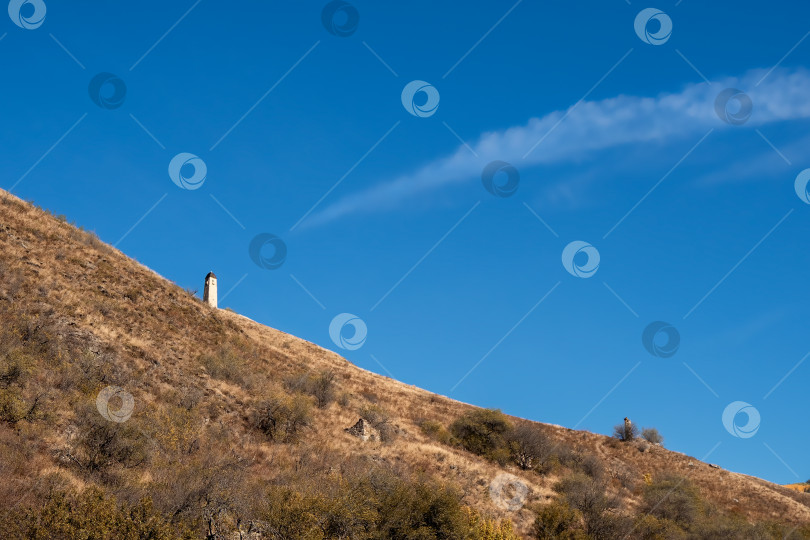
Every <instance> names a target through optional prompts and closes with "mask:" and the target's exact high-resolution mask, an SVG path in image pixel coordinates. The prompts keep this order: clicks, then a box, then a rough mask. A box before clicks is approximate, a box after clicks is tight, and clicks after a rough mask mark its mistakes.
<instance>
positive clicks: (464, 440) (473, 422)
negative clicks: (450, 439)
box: [450, 409, 512, 461]
mask: <svg viewBox="0 0 810 540" xmlns="http://www.w3.org/2000/svg"><path fill="white" fill-rule="evenodd" d="M511 429H512V425H511V424H510V422H509V420H508V419H507V417H506V415H504V414H503V413H502V412H501V411H499V410H497V409H475V410H473V411H470V412H468V413H466V414H465V415H463V416H462V417H460V418H457V419H456V420H455V421H454V422H453V424H452V425H451V426H450V433H452V434H453V436H454V437H456V439H458V441H459V444H460V445H461V447H462V448H464V449H465V450H467V451H469V452H472V453H473V454H477V455H479V456H484V457H487V458H490V459H495V460H498V461H500V459H502V458H503V455H504V453H505V454H506V456H508V455H509V449H508V447H507V444H506V435H507V433H508V432H509V431H510V430H511Z"/></svg>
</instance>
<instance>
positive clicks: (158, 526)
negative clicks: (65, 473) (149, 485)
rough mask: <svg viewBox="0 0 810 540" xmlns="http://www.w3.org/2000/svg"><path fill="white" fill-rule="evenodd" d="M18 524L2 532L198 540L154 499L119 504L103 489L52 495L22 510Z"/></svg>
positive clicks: (48, 536)
mask: <svg viewBox="0 0 810 540" xmlns="http://www.w3.org/2000/svg"><path fill="white" fill-rule="evenodd" d="M15 517H16V518H17V519H16V520H15V522H9V526H10V527H12V530H13V529H16V532H17V533H18V534H15V533H12V532H11V531H10V530H9V529H5V530H4V531H3V534H4V535H7V534H8V535H9V536H8V537H14V536H18V537H20V538H31V539H37V540H39V539H42V540H48V539H51V538H83V539H93V538H98V539H107V538H110V539H111V538H116V539H119V538H120V539H122V540H130V539H131V540H138V539H144V538H149V539H152V540H170V539H175V538H188V539H190V538H195V537H196V536H195V535H192V533H191V531H189V530H187V529H185V527H183V526H182V525H179V524H176V523H169V521H168V520H167V518H166V517H165V516H162V515H160V513H158V512H157V511H156V510H155V509H154V507H153V505H152V500H151V499H149V498H143V499H141V500H139V501H138V502H136V503H135V504H133V505H126V504H119V503H118V502H117V501H116V500H115V499H114V498H113V497H111V496H107V495H106V494H105V493H104V492H103V491H102V490H101V489H99V488H96V487H90V488H87V489H85V490H84V491H83V492H81V493H80V494H76V493H73V492H68V493H66V492H60V491H56V492H51V493H50V494H48V495H47V497H46V499H45V500H44V501H43V504H42V505H41V506H40V507H39V508H28V509H23V510H20V511H19V512H17V513H16V516H15Z"/></svg>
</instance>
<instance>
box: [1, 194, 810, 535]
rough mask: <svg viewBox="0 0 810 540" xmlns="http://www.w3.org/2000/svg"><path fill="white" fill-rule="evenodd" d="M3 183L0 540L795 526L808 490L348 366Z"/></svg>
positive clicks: (805, 512)
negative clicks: (113, 391) (210, 299)
mask: <svg viewBox="0 0 810 540" xmlns="http://www.w3.org/2000/svg"><path fill="white" fill-rule="evenodd" d="M0 199H1V202H0V477H1V478H2V479H3V482H2V486H0V527H2V529H3V530H4V531H7V532H9V537H14V536H19V537H25V536H36V535H39V537H42V538H49V537H64V538H72V537H85V538H105V537H109V538H148V537H152V538H174V537H188V538H204V537H206V536H208V537H210V538H232V537H237V538H238V537H250V536H251V535H253V536H255V537H262V538H313V539H314V538H420V539H421V538H491V539H497V538H502V539H509V538H516V537H524V538H622V537H631V538H636V537H638V538H684V537H687V536H679V535H682V534H690V535H691V536H688V537H695V538H700V537H707V538H708V537H711V536H709V534H710V533H711V531H710V530H709V528H710V526H711V525H710V524H711V523H715V524H719V525H717V527H721V526H722V527H725V529H723V530H725V531H727V532H728V531H732V532H731V533H729V534H731V536H729V535H728V534H726V535H725V536H724V537H735V536H734V535H735V534H744V535H745V536H744V537H761V538H782V537H785V535H788V536H789V537H791V538H810V526H808V525H809V524H810V494H806V493H800V492H797V491H795V490H792V489H788V488H786V487H782V486H777V485H775V484H772V483H769V482H766V481H764V480H760V479H757V478H753V477H749V476H745V475H740V474H736V473H732V472H729V471H724V470H722V469H717V468H714V467H711V466H709V465H708V464H706V463H702V462H700V461H698V460H696V459H694V458H692V457H689V456H686V455H683V454H679V453H677V452H671V451H669V450H667V449H665V448H663V447H660V446H656V445H649V444H646V443H643V442H637V441H632V442H620V441H618V440H617V439H613V438H609V437H605V436H602V435H597V434H593V433H589V432H584V431H574V430H570V429H566V428H563V427H560V426H553V425H549V424H540V423H535V422H528V421H526V420H522V419H519V418H511V417H506V416H504V415H500V414H499V413H497V412H495V411H482V410H481V409H477V408H475V407H472V406H470V405H467V404H463V403H460V402H457V401H454V400H451V399H448V398H446V397H443V396H438V395H435V394H431V393H429V392H427V391H424V390H421V389H419V388H416V387H413V386H410V385H406V384H403V383H400V382H397V381H394V380H392V379H389V378H387V377H383V376H380V375H377V374H374V373H371V372H368V371H365V370H363V369H360V368H358V367H357V366H354V365H353V364H351V363H350V362H348V361H347V360H345V359H344V358H342V357H340V356H339V355H337V354H335V353H333V352H331V351H328V350H326V349H323V348H321V347H318V346H316V345H314V344H312V343H309V342H306V341H304V340H301V339H298V338H296V337H294V336H290V335H288V334H285V333H283V332H279V331H277V330H274V329H272V328H268V327H266V326H263V325H261V324H258V323H256V322H254V321H251V320H250V319H247V318H245V317H242V316H240V315H238V314H236V313H232V312H229V311H227V310H213V309H210V308H209V307H208V306H206V305H204V304H203V303H202V302H201V301H200V300H199V299H198V298H196V297H194V296H193V295H192V294H190V293H189V292H187V291H184V290H182V289H181V288H179V287H177V286H176V285H174V284H173V283H171V282H170V281H168V280H166V279H164V278H162V277H160V276H159V275H157V274H156V273H155V272H153V271H151V270H149V269H148V268H146V267H144V266H143V265H141V264H139V263H137V262H136V261H133V260H132V259H129V258H127V257H126V256H124V255H123V254H122V253H120V252H118V251H117V250H114V249H113V248H111V247H110V246H108V245H106V244H104V243H103V242H101V241H99V240H98V238H96V237H95V236H94V235H93V234H91V233H87V232H85V231H81V230H78V229H77V228H76V227H74V226H72V225H70V224H69V223H67V222H66V220H64V219H60V218H58V217H55V216H53V215H51V214H49V213H48V212H46V211H43V210H41V209H39V208H37V207H35V206H33V205H31V204H29V203H25V202H22V201H20V200H19V199H17V198H16V197H14V196H12V195H10V194H7V193H5V192H2V193H0ZM108 387H114V388H120V389H122V392H123V393H121V394H118V395H117V396H116V395H113V402H111V406H110V410H111V411H117V410H119V409H120V408H121V407H122V406H123V407H124V408H125V409H126V406H127V404H126V399H127V398H126V396H131V397H132V405H133V409H132V412H131V416H130V417H129V418H127V419H126V421H124V422H116V421H111V420H110V419H109V418H104V417H103V415H102V414H101V412H100V411H101V410H102V409H101V408H99V406H98V404H97V401H98V398H99V394H100V393H101V392H102V391H104V389H105V388H108ZM124 412H126V411H124ZM359 418H364V419H366V420H367V421H368V422H369V423H370V425H371V426H372V432H373V435H374V436H373V437H372V439H370V440H368V441H365V442H363V441H361V440H360V439H358V438H357V437H354V436H352V435H350V434H349V433H346V431H345V428H348V427H350V426H352V425H354V424H355V423H356V422H357V420H358V419H359ZM503 474H508V475H511V476H509V477H507V478H510V479H511V480H510V482H512V484H510V485H509V486H507V491H506V492H505V493H506V494H505V495H502V496H498V494H497V493H496V494H495V496H493V495H492V491H493V490H492V486H493V483H494V482H496V480H497V479H498V478H502V476H500V475H503ZM520 486H525V488H526V491H525V496H524V495H523V493H521V492H520ZM515 489H517V491H515ZM496 491H497V490H496ZM656 497H657V498H656ZM512 502H519V504H512ZM674 503H677V504H674ZM664 509H666V512H663V510H664ZM82 520H85V521H82ZM690 522H694V523H700V525H699V526H700V527H701V529H700V530H698V529H697V528H694V529H690V527H692V526H691V525H689V523H690ZM695 527H697V525H695ZM77 531H85V533H81V534H80V533H78V532H77ZM87 531H90V532H89V533H87ZM111 531H114V533H113V532H111ZM733 531H737V532H733ZM741 531H742V532H741ZM82 534H83V536H82ZM753 534H756V535H758V536H751V535H753ZM77 535H78V536H77ZM736 537H739V536H736Z"/></svg>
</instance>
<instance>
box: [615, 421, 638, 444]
mask: <svg viewBox="0 0 810 540" xmlns="http://www.w3.org/2000/svg"><path fill="white" fill-rule="evenodd" d="M613 436H614V437H615V438H617V439H619V440H620V441H625V442H627V441H632V440H633V439H635V438H636V437H638V427H636V425H635V424H633V423H632V422H622V423H621V424H616V425H615V426H613Z"/></svg>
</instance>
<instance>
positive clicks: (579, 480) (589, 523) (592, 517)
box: [554, 473, 624, 538]
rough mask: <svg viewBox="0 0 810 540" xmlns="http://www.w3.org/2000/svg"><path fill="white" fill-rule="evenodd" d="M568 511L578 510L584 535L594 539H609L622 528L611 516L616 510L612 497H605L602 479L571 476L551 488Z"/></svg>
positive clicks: (605, 488)
mask: <svg viewBox="0 0 810 540" xmlns="http://www.w3.org/2000/svg"><path fill="white" fill-rule="evenodd" d="M554 491H556V492H557V493H559V494H560V496H561V497H562V498H563V500H564V501H565V502H567V503H568V504H569V505H570V506H571V507H572V508H575V509H577V510H579V512H580V513H581V514H582V518H583V520H584V522H585V532H587V533H588V534H589V535H591V536H594V537H595V538H610V537H612V535H614V534H617V532H618V530H620V529H621V528H622V527H623V525H624V524H623V523H621V521H620V519H619V518H618V517H616V516H615V515H614V514H613V510H615V509H616V508H617V507H618V506H619V501H618V499H617V498H616V497H613V496H610V495H608V494H607V484H606V483H605V481H604V480H603V479H593V478H589V477H588V476H586V475H584V474H582V473H574V474H572V475H570V476H568V477H566V478H564V479H563V480H562V481H560V482H559V483H557V484H556V485H555V486H554Z"/></svg>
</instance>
